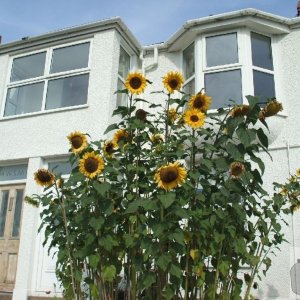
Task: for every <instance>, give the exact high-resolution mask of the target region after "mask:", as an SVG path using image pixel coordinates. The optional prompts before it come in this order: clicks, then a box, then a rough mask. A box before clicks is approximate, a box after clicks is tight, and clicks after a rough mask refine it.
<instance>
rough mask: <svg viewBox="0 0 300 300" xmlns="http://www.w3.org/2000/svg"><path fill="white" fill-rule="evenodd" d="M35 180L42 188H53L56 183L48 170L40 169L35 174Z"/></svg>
mask: <svg viewBox="0 0 300 300" xmlns="http://www.w3.org/2000/svg"><path fill="white" fill-rule="evenodd" d="M34 180H35V182H36V183H37V184H39V185H41V186H51V185H53V184H54V182H55V176H54V174H53V173H52V172H50V171H49V170H47V169H38V170H37V171H36V172H35V173H34Z"/></svg>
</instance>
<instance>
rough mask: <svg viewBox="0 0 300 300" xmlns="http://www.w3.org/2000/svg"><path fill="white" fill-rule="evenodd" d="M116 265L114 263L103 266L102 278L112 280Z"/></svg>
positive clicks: (114, 275)
mask: <svg viewBox="0 0 300 300" xmlns="http://www.w3.org/2000/svg"><path fill="white" fill-rule="evenodd" d="M116 272H117V270H116V267H115V266H114V265H110V266H105V267H104V268H103V272H102V276H103V278H104V280H106V281H109V282H112V281H113V280H114V278H115V277H116Z"/></svg>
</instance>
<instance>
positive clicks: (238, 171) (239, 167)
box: [229, 161, 245, 179]
mask: <svg viewBox="0 0 300 300" xmlns="http://www.w3.org/2000/svg"><path fill="white" fill-rule="evenodd" d="M229 172H230V177H231V178H233V179H237V178H239V177H240V176H241V175H242V174H243V173H244V172H245V166H244V165H243V164H242V163H240V162H238V161H235V162H233V163H232V164H231V165H230V168H229Z"/></svg>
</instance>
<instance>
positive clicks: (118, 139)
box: [113, 129, 129, 148]
mask: <svg viewBox="0 0 300 300" xmlns="http://www.w3.org/2000/svg"><path fill="white" fill-rule="evenodd" d="M128 137H129V135H128V132H127V131H125V130H124V129H119V130H117V131H116V133H115V134H114V137H113V143H114V145H115V147H116V148H117V147H119V148H120V147H123V146H124V145H126V144H127V143H128Z"/></svg>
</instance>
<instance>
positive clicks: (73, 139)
mask: <svg viewBox="0 0 300 300" xmlns="http://www.w3.org/2000/svg"><path fill="white" fill-rule="evenodd" d="M67 138H68V140H69V142H70V144H71V151H72V152H73V153H75V154H78V153H80V152H82V151H83V150H84V149H85V148H87V146H88V142H87V138H86V136H85V134H83V133H81V132H80V131H74V132H72V133H70V134H69V135H68V136H67Z"/></svg>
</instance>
